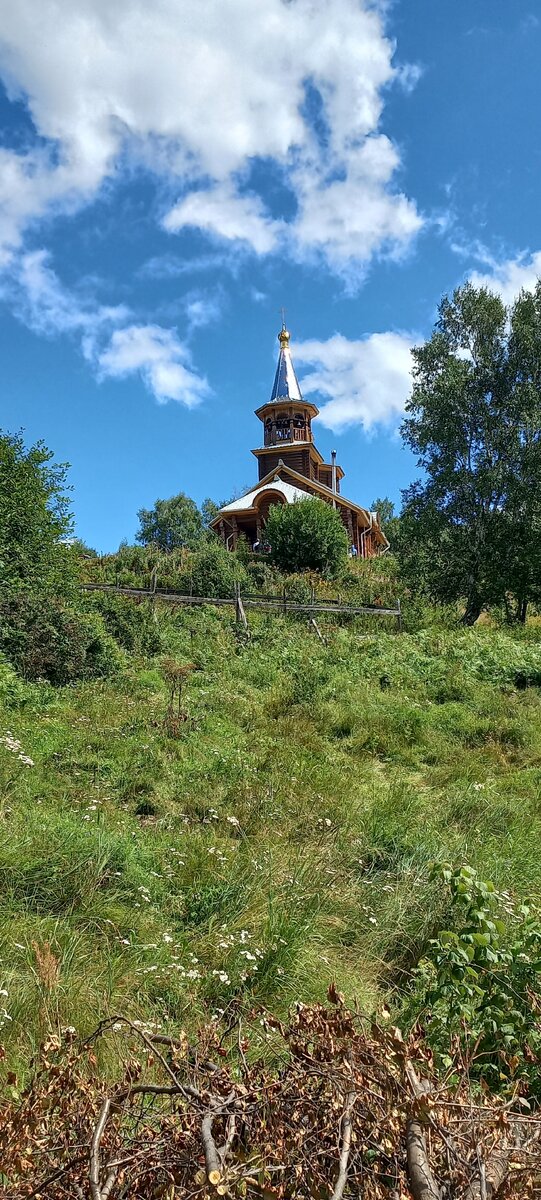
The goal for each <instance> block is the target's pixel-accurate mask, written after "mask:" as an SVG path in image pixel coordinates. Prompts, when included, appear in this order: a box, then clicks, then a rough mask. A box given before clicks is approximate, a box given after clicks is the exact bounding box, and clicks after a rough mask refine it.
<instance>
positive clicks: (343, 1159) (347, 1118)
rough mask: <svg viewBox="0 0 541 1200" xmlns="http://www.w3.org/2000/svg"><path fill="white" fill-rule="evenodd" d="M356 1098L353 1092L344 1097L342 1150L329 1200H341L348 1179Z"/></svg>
mask: <svg viewBox="0 0 541 1200" xmlns="http://www.w3.org/2000/svg"><path fill="white" fill-rule="evenodd" d="M356 1099H357V1097H356V1095H355V1092H349V1094H348V1095H347V1096H346V1103H345V1107H344V1111H343V1113H342V1122H341V1127H340V1128H341V1134H342V1149H341V1151H340V1164H339V1167H338V1176H337V1179H336V1183H335V1185H334V1190H333V1194H332V1196H331V1200H342V1196H343V1194H344V1188H345V1186H346V1179H347V1177H348V1163H349V1151H350V1147H351V1114H352V1112H353V1105H354V1104H355V1101H356Z"/></svg>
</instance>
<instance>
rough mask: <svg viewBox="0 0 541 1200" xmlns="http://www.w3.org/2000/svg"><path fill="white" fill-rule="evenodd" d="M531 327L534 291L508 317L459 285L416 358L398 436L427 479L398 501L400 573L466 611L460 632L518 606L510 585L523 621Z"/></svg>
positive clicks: (530, 516) (535, 402)
mask: <svg viewBox="0 0 541 1200" xmlns="http://www.w3.org/2000/svg"><path fill="white" fill-rule="evenodd" d="M540 318H541V295H540V293H539V289H537V292H536V296H535V297H534V300H533V301H532V300H531V299H530V300H528V298H527V297H525V296H522V297H521V298H520V299H519V300H518V301H517V302H516V303H515V305H514V306H513V308H512V309H511V311H510V312H508V311H507V310H506V308H505V306H504V305H503V303H502V301H501V299H500V298H499V297H498V296H494V295H492V294H491V293H490V292H488V291H487V290H486V289H484V288H479V289H477V288H474V287H473V286H472V285H471V284H467V285H465V286H464V287H462V288H459V289H458V290H457V291H456V292H455V293H454V295H453V297H452V299H448V298H446V299H444V300H443V301H442V303H441V305H440V309H439V319H438V322H437V324H436V327H435V329H434V332H433V334H432V337H431V338H430V339H429V340H428V341H427V342H426V344H425V345H424V346H421V347H418V348H417V349H415V350H414V351H413V360H414V367H413V390H412V394H411V397H410V399H409V401H408V403H407V405H406V418H405V420H404V422H403V425H402V436H403V439H404V441H405V443H406V445H407V446H409V447H410V449H411V450H413V452H414V453H415V454H417V456H418V464H419V466H421V467H422V469H423V472H424V479H423V480H421V481H417V482H416V483H414V484H412V486H411V487H410V488H408V489H407V490H406V491H405V492H404V494H403V495H404V509H403V512H402V515H401V518H400V544H399V554H400V559H401V566H402V569H403V572H404V574H405V576H406V578H408V577H409V578H410V579H411V581H412V582H413V583H414V584H415V586H420V587H421V589H422V590H424V591H425V592H426V593H428V594H429V595H430V596H431V597H432V598H433V599H435V600H437V601H441V602H443V603H452V602H455V601H458V600H464V601H465V611H464V615H463V621H464V623H465V624H473V623H474V622H475V621H476V620H477V617H478V616H479V614H480V612H481V611H482V609H483V608H484V607H486V606H488V605H490V604H494V603H501V602H502V601H504V599H505V597H506V595H508V593H509V592H510V591H511V592H514V594H515V595H517V596H518V593H517V589H518V587H519V584H520V590H521V603H522V609H523V611H524V603H527V601H528V599H529V598H531V597H532V592H533V586H534V578H533V573H532V572H531V570H530V567H529V561H528V559H529V554H530V550H531V542H532V538H533V537H534V534H533V528H534V515H535V508H536V506H537V511H538V509H539V491H540V488H541V470H540V467H541V464H540V454H539V442H538V440H537V443H536V440H535V434H534V426H535V420H536V419H537V417H538V415H539V397H540V380H541V320H540ZM524 374H526V381H525V380H524V378H523V376H524ZM538 428H539V423H538V425H537V429H538ZM537 437H538V435H537ZM536 520H537V521H538V520H539V516H538V515H537V518H536Z"/></svg>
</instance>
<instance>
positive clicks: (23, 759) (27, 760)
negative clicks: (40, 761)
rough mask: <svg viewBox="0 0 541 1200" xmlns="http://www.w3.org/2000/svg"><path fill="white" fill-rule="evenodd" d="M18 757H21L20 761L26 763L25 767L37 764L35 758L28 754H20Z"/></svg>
mask: <svg viewBox="0 0 541 1200" xmlns="http://www.w3.org/2000/svg"><path fill="white" fill-rule="evenodd" d="M17 758H18V759H19V762H22V763H24V765H25V767H33V766H34V765H35V764H34V759H33V758H30V757H29V756H28V754H18V755H17Z"/></svg>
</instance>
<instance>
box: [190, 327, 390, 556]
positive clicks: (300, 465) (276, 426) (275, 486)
mask: <svg viewBox="0 0 541 1200" xmlns="http://www.w3.org/2000/svg"><path fill="white" fill-rule="evenodd" d="M278 341H279V343H280V353H279V356H278V366H277V368H276V375H275V377H274V385H273V389H272V393H271V397H270V400H269V401H268V402H267V403H266V404H262V405H261V407H260V408H257V409H256V417H259V420H260V421H261V424H262V426H263V429H262V445H261V446H259V447H258V449H257V450H252V454H254V455H255V457H256V458H257V463H258V468H259V482H258V483H257V484H256V486H255V487H253V488H251V489H250V491H248V492H246V493H245V495H244V496H241V497H240V498H239V499H238V500H233V501H232V503H231V504H226V505H225V506H224V507H223V508H221V509H220V511H219V512H218V514H217V516H216V518H215V520H214V521H213V523H212V524H213V528H214V529H215V530H216V531H217V532H218V533H219V534H220V536H221V537H222V538H223V541H224V542H225V544H226V546H227V547H228V548H229V549H231V550H233V549H234V548H235V546H236V544H237V541H238V538H239V535H240V534H244V535H245V536H246V538H247V539H248V541H249V543H250V545H251V546H255V545H260V546H261V545H264V541H265V523H266V520H267V517H268V514H269V509H270V507H271V505H272V504H295V503H297V502H298V501H301V500H305V499H306V498H307V496H319V498H320V499H321V500H325V502H326V503H327V504H331V505H332V506H333V508H336V509H338V511H339V513H340V516H341V518H342V520H343V522H344V525H345V527H346V530H347V535H348V540H349V544H350V547H351V552H352V553H353V554H357V555H359V556H360V557H362V558H370V557H372V555H374V554H378V553H381V552H382V551H383V550H386V549H387V547H388V544H389V543H388V541H387V538H386V537H385V535H384V533H383V532H382V530H381V528H380V525H379V522H378V516H377V513H373V512H369V511H368V509H366V508H361V507H360V505H358V504H355V503H354V502H353V500H346V498H345V497H344V496H343V495H342V494H341V491H340V485H341V481H342V479H343V478H344V472H343V470H342V468H341V467H339V466H338V464H337V462H336V453H335V451H333V452H332V455H331V459H332V461H331V462H330V463H326V462H325V461H324V459H323V457H322V455H321V454H320V453H319V450H318V449H317V446H316V445H315V442H314V437H313V433H312V421H313V420H314V418H315V417H317V415H318V412H319V410H318V408H317V407H316V405H315V404H312V402H311V401H309V400H304V399H303V396H302V393H301V389H300V387H299V383H298V380H297V376H296V374H295V368H294V366H293V362H292V359H291V351H290V348H289V341H290V335H289V333H288V330H287V329H286V328H285V326H283V327H282V329H281V330H280V333H279V334H278Z"/></svg>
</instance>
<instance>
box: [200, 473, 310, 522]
mask: <svg viewBox="0 0 541 1200" xmlns="http://www.w3.org/2000/svg"><path fill="white" fill-rule="evenodd" d="M262 492H280V493H281V495H282V496H284V498H285V501H286V503H287V504H295V502H296V501H297V500H309V499H310V496H309V493H308V492H306V491H303V489H302V488H298V487H294V486H293V484H291V483H286V481H285V480H284V479H279V478H273V480H272V482H271V483H260V484H258V485H257V487H255V488H252V490H251V491H250V492H246V493H245V495H244V496H239V499H238V500H232V502H231V504H225V505H224V507H223V508H221V509H220V512H219V514H218V516H219V517H220V516H221V515H222V514H223V513H237V512H245V511H246V509H248V508H253V507H254V504H255V501H256V499H257V497H258V496H259V495H261V493H262ZM216 519H218V518H216Z"/></svg>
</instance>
